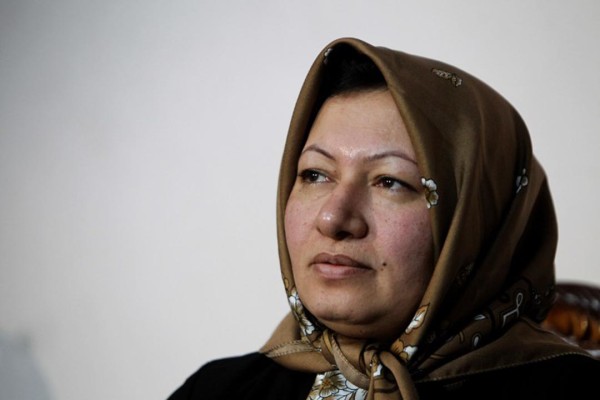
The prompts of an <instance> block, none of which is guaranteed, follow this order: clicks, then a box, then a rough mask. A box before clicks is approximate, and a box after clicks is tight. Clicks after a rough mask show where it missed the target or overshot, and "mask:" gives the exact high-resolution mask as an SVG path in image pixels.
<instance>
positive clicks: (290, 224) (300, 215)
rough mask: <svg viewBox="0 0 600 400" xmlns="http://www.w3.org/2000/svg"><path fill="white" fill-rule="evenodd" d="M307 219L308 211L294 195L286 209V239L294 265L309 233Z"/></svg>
mask: <svg viewBox="0 0 600 400" xmlns="http://www.w3.org/2000/svg"><path fill="white" fill-rule="evenodd" d="M306 217H307V213H306V210H305V209H304V208H303V207H302V206H301V204H300V203H299V202H298V201H296V199H295V196H294V195H293V194H292V195H291V196H290V198H289V200H288V203H287V206H286V208H285V216H284V229H285V238H286V244H287V247H288V251H289V253H290V257H292V265H293V264H294V258H295V254H297V253H298V252H299V249H298V247H299V246H300V244H301V243H303V242H304V241H305V240H304V239H305V237H306V235H307V232H308V224H307V218H306Z"/></svg>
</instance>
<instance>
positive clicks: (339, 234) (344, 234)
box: [335, 231, 352, 240]
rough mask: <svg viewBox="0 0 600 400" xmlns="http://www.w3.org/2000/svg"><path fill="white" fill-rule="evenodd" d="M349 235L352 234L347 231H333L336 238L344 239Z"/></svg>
mask: <svg viewBox="0 0 600 400" xmlns="http://www.w3.org/2000/svg"><path fill="white" fill-rule="evenodd" d="M350 236H352V234H351V233H350V232H348V231H339V232H336V233H335V238H336V239H337V240H344V239H346V238H348V237H350Z"/></svg>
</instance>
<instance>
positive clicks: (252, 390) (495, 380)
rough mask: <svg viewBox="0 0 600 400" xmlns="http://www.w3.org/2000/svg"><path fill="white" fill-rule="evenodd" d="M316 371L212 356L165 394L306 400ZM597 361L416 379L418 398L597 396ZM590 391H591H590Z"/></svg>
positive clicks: (254, 357)
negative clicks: (441, 378)
mask: <svg viewBox="0 0 600 400" xmlns="http://www.w3.org/2000/svg"><path fill="white" fill-rule="evenodd" d="M314 379H315V374H310V373H303V372H298V371H292V370H289V369H287V368H285V367H282V366H280V365H279V364H277V363H275V362H273V361H272V360H271V359H269V358H267V357H266V356H264V355H262V354H259V353H250V354H247V355H245V356H241V357H234V358H226V359H222V360H216V361H212V362H210V363H208V364H206V365H205V366H203V367H202V368H200V369H199V370H198V371H197V372H196V373H194V374H193V375H192V376H191V377H190V378H188V379H187V380H186V381H185V383H184V384H183V385H182V386H181V387H180V388H179V389H177V391H175V392H174V393H173V394H172V395H171V396H170V397H169V398H168V400H244V399H246V400H253V399H257V400H306V398H307V396H308V393H309V391H310V388H311V386H312V384H313V382H314ZM599 381H600V361H598V360H594V359H592V358H587V357H584V356H581V355H569V356H561V357H557V358H553V359H549V360H546V361H541V362H535V363H531V364H528V365H523V366H519V367H515V368H507V369H502V370H499V371H493V372H487V373H482V374H477V375H473V376H468V377H460V378H454V379H451V380H443V381H438V382H421V383H419V382H417V384H416V387H417V390H418V391H419V396H420V399H421V400H427V399H436V400H438V399H461V400H468V399H478V400H479V399H486V400H501V399H510V400H519V399H521V400H525V399H527V400H542V399H583V398H595V396H597V395H598V394H597V393H598V390H599V389H598V385H599ZM590 396H591V397H590Z"/></svg>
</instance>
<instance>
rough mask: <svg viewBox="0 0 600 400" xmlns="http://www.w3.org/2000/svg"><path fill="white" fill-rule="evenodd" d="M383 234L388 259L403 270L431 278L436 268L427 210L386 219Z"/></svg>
mask: <svg viewBox="0 0 600 400" xmlns="http://www.w3.org/2000/svg"><path fill="white" fill-rule="evenodd" d="M379 234H380V237H382V238H383V242H384V243H382V246H383V248H385V249H386V252H385V253H386V254H385V257H386V258H389V260H385V262H386V263H388V264H389V263H392V264H394V263H397V264H399V266H400V269H401V271H399V272H400V273H406V274H409V275H413V276H414V275H417V276H421V277H422V278H428V277H429V276H430V274H431V271H432V269H433V236H432V233H431V223H430V220H429V211H428V210H426V209H425V210H421V209H419V210H416V211H415V210H413V212H406V213H402V214H399V215H398V216H397V217H396V218H393V219H392V220H388V221H386V223H385V224H384V226H383V229H382V231H381V232H379Z"/></svg>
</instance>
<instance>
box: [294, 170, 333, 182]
mask: <svg viewBox="0 0 600 400" xmlns="http://www.w3.org/2000/svg"><path fill="white" fill-rule="evenodd" d="M298 176H299V177H300V179H301V180H302V182H306V183H323V182H327V181H329V178H327V176H326V175H325V174H323V173H322V172H319V171H317V170H314V169H305V170H304V171H302V172H300V174H298Z"/></svg>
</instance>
